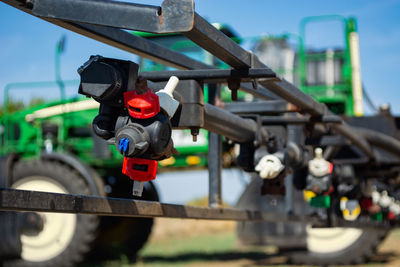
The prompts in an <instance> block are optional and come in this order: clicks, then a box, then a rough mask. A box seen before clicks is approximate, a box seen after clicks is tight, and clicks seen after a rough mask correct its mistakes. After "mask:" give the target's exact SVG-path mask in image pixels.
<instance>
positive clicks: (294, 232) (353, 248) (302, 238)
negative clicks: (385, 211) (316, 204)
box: [237, 176, 388, 265]
mask: <svg viewBox="0 0 400 267" xmlns="http://www.w3.org/2000/svg"><path fill="white" fill-rule="evenodd" d="M261 185H262V180H261V179H260V178H259V177H257V176H255V177H254V178H253V180H252V181H251V182H250V184H249V185H248V186H247V188H246V190H245V191H244V192H243V194H242V196H241V197H240V199H239V201H238V203H237V207H239V208H242V209H252V210H262V211H269V212H282V210H284V202H283V201H284V198H283V197H282V196H271V195H264V196H261V195H260V187H261ZM295 193H296V194H295V195H294V199H295V207H294V208H295V212H296V213H299V214H301V213H308V212H307V209H308V206H307V205H308V204H306V203H305V202H303V194H302V193H301V191H296V192H295ZM272 199H273V200H274V205H271V202H272V201H271V200H272ZM318 230H319V229H308V230H307V229H306V226H305V225H304V224H301V223H291V224H288V223H268V222H264V223H263V222H241V223H238V227H237V234H238V239H239V241H240V243H242V244H243V245H273V246H276V247H278V248H279V249H280V251H281V253H282V254H284V255H285V256H287V258H288V261H289V262H291V263H295V264H306V265H331V264H333V265H343V264H344V265H347V264H358V263H362V262H366V261H367V260H368V259H369V258H370V257H371V256H372V255H374V253H375V252H376V248H377V247H378V246H379V244H380V243H381V242H382V241H383V239H384V238H385V236H386V235H387V233H388V230H385V229H371V228H367V229H363V230H362V232H361V234H354V232H351V230H348V232H347V233H346V232H344V231H342V232H340V229H337V232H336V233H337V235H335V234H332V233H333V232H332V231H333V229H332V228H327V231H330V232H328V233H329V235H328V236H325V238H320V239H318V238H316V239H314V242H313V243H312V244H313V245H311V244H310V243H311V242H310V240H312V236H311V234H312V232H311V231H314V234H315V232H316V231H318ZM340 234H342V235H340ZM346 234H352V236H353V238H352V239H350V238H347V242H348V244H345V243H344V241H345V240H346V237H348V236H347V235H346ZM318 240H320V241H318ZM318 242H319V243H318ZM330 242H331V244H333V242H336V244H338V243H337V242H339V244H341V245H336V246H331V247H329V243H330ZM340 242H342V243H340ZM321 244H322V246H321ZM319 248H326V249H325V251H323V250H322V249H319ZM322 251H323V252H322Z"/></svg>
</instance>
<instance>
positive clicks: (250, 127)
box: [204, 104, 257, 143]
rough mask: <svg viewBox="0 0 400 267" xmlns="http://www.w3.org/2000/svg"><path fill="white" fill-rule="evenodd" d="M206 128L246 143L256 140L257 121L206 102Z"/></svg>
mask: <svg viewBox="0 0 400 267" xmlns="http://www.w3.org/2000/svg"><path fill="white" fill-rule="evenodd" d="M204 129H206V130H209V131H211V132H214V133H218V134H220V135H223V136H226V137H228V138H230V139H232V140H234V141H236V142H239V143H245V142H250V141H253V140H255V136H256V132H257V123H256V122H255V121H253V120H251V119H243V118H242V117H239V116H237V115H234V114H232V113H230V112H229V111H226V110H223V109H221V108H217V107H215V106H213V105H210V104H205V105H204Z"/></svg>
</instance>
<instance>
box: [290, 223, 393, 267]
mask: <svg viewBox="0 0 400 267" xmlns="http://www.w3.org/2000/svg"><path fill="white" fill-rule="evenodd" d="M386 234H387V230H382V229H372V228H368V229H357V228H339V227H337V228H307V249H306V250H300V251H293V252H291V253H289V255H288V257H289V260H290V262H292V263H295V264H307V265H309V264H312V265H328V264H329V265H330V264H334V265H350V264H360V263H363V262H366V261H368V259H369V258H370V257H371V256H372V255H373V254H374V253H375V252H376V248H377V247H378V245H379V244H380V243H381V242H382V241H383V239H384V238H385V237H386Z"/></svg>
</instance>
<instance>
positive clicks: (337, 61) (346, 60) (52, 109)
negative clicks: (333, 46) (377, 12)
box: [0, 16, 362, 261]
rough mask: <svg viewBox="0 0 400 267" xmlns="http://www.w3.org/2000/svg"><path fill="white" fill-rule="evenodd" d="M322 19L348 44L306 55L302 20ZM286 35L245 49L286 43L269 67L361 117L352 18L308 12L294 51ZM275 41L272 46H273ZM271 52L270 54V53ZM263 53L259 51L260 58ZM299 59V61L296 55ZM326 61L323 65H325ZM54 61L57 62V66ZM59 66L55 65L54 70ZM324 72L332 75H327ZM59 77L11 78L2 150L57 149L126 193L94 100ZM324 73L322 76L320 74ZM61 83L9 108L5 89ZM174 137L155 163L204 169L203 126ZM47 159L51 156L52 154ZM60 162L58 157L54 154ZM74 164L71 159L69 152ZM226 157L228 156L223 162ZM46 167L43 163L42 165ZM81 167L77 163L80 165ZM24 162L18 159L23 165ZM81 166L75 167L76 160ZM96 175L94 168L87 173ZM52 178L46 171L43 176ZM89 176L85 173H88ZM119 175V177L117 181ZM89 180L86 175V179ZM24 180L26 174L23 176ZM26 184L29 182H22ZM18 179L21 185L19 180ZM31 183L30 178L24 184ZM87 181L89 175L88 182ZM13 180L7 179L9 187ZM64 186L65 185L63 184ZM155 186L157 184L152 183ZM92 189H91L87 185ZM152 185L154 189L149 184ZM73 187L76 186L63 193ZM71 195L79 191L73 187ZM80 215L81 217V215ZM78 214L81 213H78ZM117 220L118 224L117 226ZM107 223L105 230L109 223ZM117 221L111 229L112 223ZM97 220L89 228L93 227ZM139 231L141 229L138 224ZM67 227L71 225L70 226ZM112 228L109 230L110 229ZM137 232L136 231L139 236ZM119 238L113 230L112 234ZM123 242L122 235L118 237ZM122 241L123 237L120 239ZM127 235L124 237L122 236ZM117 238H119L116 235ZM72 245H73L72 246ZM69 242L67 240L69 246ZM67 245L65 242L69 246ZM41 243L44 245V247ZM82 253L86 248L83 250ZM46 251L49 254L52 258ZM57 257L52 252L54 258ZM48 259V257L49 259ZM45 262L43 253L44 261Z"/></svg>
mask: <svg viewBox="0 0 400 267" xmlns="http://www.w3.org/2000/svg"><path fill="white" fill-rule="evenodd" d="M320 19H323V20H326V19H336V20H337V19H339V20H341V21H342V22H343V25H344V29H345V30H344V32H345V36H346V39H345V40H346V42H345V44H344V48H343V49H342V50H334V51H333V50H328V51H322V52H321V51H319V52H314V53H309V52H308V51H307V48H306V47H305V45H304V40H305V30H304V28H305V25H306V24H307V23H309V22H313V21H317V20H320ZM214 26H215V27H217V28H218V29H220V30H221V31H222V32H224V33H225V34H226V35H228V36H229V37H231V38H234V40H235V41H236V42H238V43H242V45H245V43H246V42H248V41H249V40H248V39H242V38H237V36H236V35H235V34H234V32H232V31H231V30H230V29H229V27H226V26H223V25H220V24H215V25H214ZM135 34H138V35H141V36H142V37H145V38H149V39H152V40H153V41H155V42H158V43H159V44H161V45H164V46H167V47H169V48H171V49H173V50H176V51H179V52H183V53H184V54H186V55H188V56H190V57H193V58H195V59H196V60H200V61H202V62H205V63H207V64H210V65H215V66H217V67H218V68H227V67H228V66H227V65H226V64H224V63H223V62H221V61H219V60H217V59H216V58H215V57H213V56H212V55H211V54H209V53H208V52H205V51H204V50H203V49H201V48H199V47H198V46H196V45H195V44H194V43H192V42H191V41H188V40H187V39H185V38H184V37H183V36H180V35H157V36H156V35H152V34H144V33H135ZM288 39H289V37H288V36H283V37H279V38H277V37H268V38H264V37H262V38H251V40H250V41H251V42H252V43H253V44H251V45H249V48H254V50H255V53H257V54H258V55H259V56H260V55H262V53H265V54H266V55H267V57H266V61H269V60H271V58H270V57H269V56H268V54H271V52H268V51H271V50H268V49H267V50H268V51H267V50H265V49H264V50H263V49H262V44H264V45H265V46H264V48H265V47H266V48H268V47H270V46H271V43H276V42H278V43H279V45H280V46H279V49H282V48H283V49H285V50H286V53H281V51H279V52H278V53H272V54H274V55H277V54H279V55H282V54H283V55H286V56H285V57H286V58H284V59H283V60H280V61H279V62H278V63H277V64H271V62H268V65H270V66H271V67H273V68H275V69H276V70H277V72H278V73H281V74H282V75H283V76H284V77H286V75H287V77H288V79H292V80H293V81H295V82H296V81H297V83H298V84H299V86H300V88H301V89H302V90H304V91H305V92H306V93H309V94H310V95H312V96H313V97H315V98H316V99H317V100H319V101H321V102H325V103H327V104H328V106H329V107H330V108H331V109H332V110H333V111H334V112H336V113H344V114H346V115H361V114H362V88H361V82H360V81H361V80H360V72H359V69H360V67H359V56H358V44H357V42H358V39H357V35H356V22H355V20H354V19H346V18H342V17H339V16H330V17H317V18H306V19H305V20H303V22H302V24H301V36H300V38H298V40H299V41H298V45H299V49H298V51H296V49H294V48H293V47H291V46H289V45H288V44H287V41H288ZM273 45H274V44H272V46H273ZM60 49H61V46H60V45H58V46H57V51H58V53H56V60H57V61H58V56H59V52H60V51H61V50H60ZM268 57H269V58H268ZM262 58H263V57H262V56H260V59H262ZM296 58H298V61H297V60H295V59H296ZM140 65H141V68H142V70H146V71H150V70H165V69H167V67H165V66H163V65H160V64H158V63H154V62H152V61H150V60H147V59H140ZM322 65H324V67H322ZM56 66H57V64H56ZM321 68H323V69H325V70H326V73H325V74H321V72H320V71H319V70H320V69H321ZM57 69H58V68H57ZM328 70H330V72H332V73H333V74H332V73H330V74H329V73H328ZM57 73H58V74H57V75H56V82H40V83H14V84H9V85H7V86H6V88H5V90H4V101H5V102H4V111H5V112H4V116H2V117H1V118H0V143H1V147H0V155H2V156H7V155H10V154H16V155H18V157H20V158H24V159H37V158H39V157H40V156H41V155H42V156H43V154H46V153H45V152H55V153H58V154H59V155H64V154H65V155H70V156H71V157H73V158H74V159H75V163H76V162H77V161H79V162H81V163H83V164H84V165H85V166H89V168H90V169H89V173H90V172H92V171H93V170H96V175H98V176H100V177H101V178H102V179H101V180H102V181H97V182H96V183H97V185H99V184H102V186H103V187H104V190H103V189H102V190H103V191H104V193H106V194H107V195H109V196H116V197H121V196H122V197H125V196H126V195H127V192H125V191H126V190H125V191H124V188H129V186H126V183H127V182H128V181H129V179H127V178H126V179H118V178H119V177H120V176H122V174H121V165H122V156H121V155H120V153H118V152H117V151H116V149H115V147H114V146H110V145H108V144H106V143H105V142H104V141H103V140H100V139H99V138H97V137H95V136H94V135H93V133H92V131H91V122H92V119H93V118H94V117H95V115H96V114H97V112H98V107H99V104H98V103H97V102H95V101H94V100H88V99H85V98H74V99H65V98H64V97H63V96H64V88H65V87H66V86H76V87H77V86H78V81H62V80H61V79H60V75H59V71H57ZM321 77H322V78H321ZM57 87H58V88H60V95H61V96H62V97H61V100H59V101H52V102H48V103H45V104H42V105H37V106H33V107H29V108H26V109H24V110H20V111H17V112H14V113H11V114H10V113H9V112H8V99H9V91H10V90H16V89H19V88H26V89H29V88H32V89H33V88H38V89H42V90H43V89H46V88H57ZM204 96H205V99H206V100H207V99H208V90H207V88H205V90H204ZM238 98H239V99H241V100H242V101H251V98H249V96H247V95H246V94H245V93H242V92H238ZM229 99H230V91H229V89H228V88H225V87H222V88H221V100H222V101H224V102H227V101H229ZM173 140H174V142H175V146H176V147H177V150H178V151H179V152H180V153H181V154H180V155H179V156H174V157H171V158H169V159H166V160H164V161H161V162H160V165H161V166H162V167H164V168H161V170H163V169H164V170H166V169H167V168H165V167H203V166H205V165H206V164H207V160H206V159H207V152H208V138H207V132H206V131H203V130H201V131H200V134H199V135H198V136H197V142H192V136H191V133H190V131H181V130H177V131H175V132H174V133H173ZM51 160H54V158H53V159H51ZM56 160H57V159H56ZM67 160H69V162H67V164H70V163H71V162H72V163H71V164H72V165H71V166H72V168H74V166H75V165H74V164H75V163H74V162H73V161H71V160H70V158H67ZM227 161H228V162H229V160H227ZM44 165H46V164H44ZM53 165H54V166H53V167H57V166H58V167H57V168H59V170H60V171H62V169H63V167H60V166H59V165H57V164H53ZM78 165H79V164H78ZM21 166H22V167H24V166H23V165H21ZM79 166H80V165H79ZM79 172H80V174H81V176H83V177H86V176H87V175H86V174H87V173H86V174H85V172H84V171H82V172H81V171H79ZM92 174H93V173H92ZM48 175H49V176H51V173H49V174H48ZM89 176H90V175H89ZM116 178H117V179H118V182H116ZM85 179H87V181H89V180H90V179H91V178H90V177H89V178H87V177H86V178H85ZM24 181H25V180H24ZM25 182H26V181H25ZM17 184H18V183H17ZM26 184H28V183H26ZM88 184H89V185H90V181H89V182H88ZM10 186H12V185H10ZM60 188H61V189H62V186H61V187H60ZM152 190H153V191H155V189H154V188H153V189H152ZM90 191H91V192H92V193H93V192H94V191H93V190H90ZM150 191H151V189H150ZM66 192H72V193H74V191H73V190H72V191H68V190H66ZM75 193H76V192H75ZM156 195H157V193H154V192H153V193H150V196H149V195H147V196H146V194H145V198H147V199H151V200H155V199H157V198H158V197H157V196H156ZM79 216H81V215H79ZM78 218H80V217H78ZM146 220H150V221H140V220H135V221H130V222H129V223H130V224H137V223H138V222H141V223H142V224H144V225H146V227H145V229H146V231H142V230H141V229H139V232H140V233H139V232H138V231H136V232H135V231H134V230H132V229H134V227H130V228H129V229H130V231H131V233H129V234H125V235H124V236H123V237H125V239H126V238H127V237H132V238H131V240H139V241H138V242H137V243H136V245H133V244H130V245H129V246H130V247H135V249H134V250H132V252H135V251H136V250H138V249H140V247H141V246H142V245H143V244H144V243H145V242H146V239H147V237H148V235H149V233H150V230H151V225H152V219H146ZM118 223H119V224H120V225H122V226H124V227H127V225H130V224H129V223H127V221H126V220H122V219H121V220H120V221H118V222H115V221H113V222H110V221H108V222H107V221H106V222H104V220H102V221H101V222H100V227H102V231H103V229H106V231H105V232H107V229H110V225H111V226H115V227H117V225H118ZM122 226H121V227H122ZM107 227H108V228H107ZM115 227H114V228H115ZM95 228H96V226H93V229H95ZM142 229H143V228H142ZM71 231H72V230H71ZM93 231H94V230H93ZM110 231H111V230H110ZM138 235H140V237H138ZM114 236H117V235H114ZM121 240H122V239H121ZM125 241H126V240H125ZM125 241H124V242H125ZM118 242H122V241H118ZM74 245H76V244H74ZM71 246H72V245H71ZM66 248H68V246H67V245H66ZM43 249H45V248H43ZM82 253H83V252H82ZM34 256H35V253H32V254H31V256H26V257H27V259H25V258H24V259H25V260H27V261H30V260H32V259H31V258H30V257H33V258H34ZM51 257H53V256H51V255H49V259H51ZM54 257H55V256H54ZM46 260H48V259H46ZM43 261H44V259H43Z"/></svg>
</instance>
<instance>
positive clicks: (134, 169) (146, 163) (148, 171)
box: [122, 157, 158, 182]
mask: <svg viewBox="0 0 400 267" xmlns="http://www.w3.org/2000/svg"><path fill="white" fill-rule="evenodd" d="M157 163H158V162H157V161H156V160H151V159H140V158H128V157H124V164H123V166H122V173H123V174H125V175H127V176H129V177H130V178H131V179H132V180H135V181H141V182H147V181H150V180H154V179H155V178H156V174H157Z"/></svg>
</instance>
